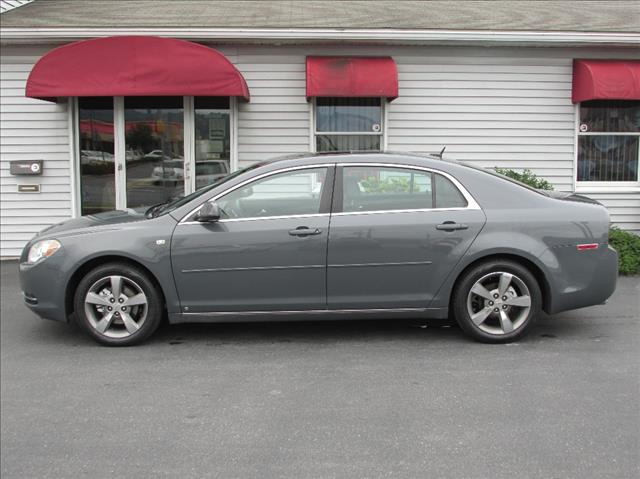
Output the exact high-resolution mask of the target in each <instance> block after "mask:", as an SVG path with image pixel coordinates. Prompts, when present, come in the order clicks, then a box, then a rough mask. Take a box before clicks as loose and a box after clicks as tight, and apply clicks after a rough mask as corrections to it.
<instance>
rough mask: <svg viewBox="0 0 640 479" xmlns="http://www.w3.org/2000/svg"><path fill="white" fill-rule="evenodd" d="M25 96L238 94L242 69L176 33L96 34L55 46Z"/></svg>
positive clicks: (245, 92)
mask: <svg viewBox="0 0 640 479" xmlns="http://www.w3.org/2000/svg"><path fill="white" fill-rule="evenodd" d="M26 96H28V97H31V98H40V99H45V100H51V101H55V99H56V98H57V97H68V96H238V97H242V98H244V99H246V100H249V89H248V88H247V83H246V82H245V80H244V78H243V77H242V74H241V73H240V72H239V71H238V70H237V69H236V67H234V66H233V64H231V62H230V61H229V60H227V58H226V57H225V56H224V55H223V54H222V53H220V52H218V51H217V50H214V49H213V48H209V47H206V46H204V45H198V44H197V43H192V42H187V41H184V40H176V39H173V38H159V37H143V36H122V37H109V38H96V39H93V40H85V41H80V42H76V43H71V44H69V45H65V46H62V47H59V48H56V49H54V50H52V51H50V52H49V53H47V54H46V55H45V56H43V57H42V58H41V59H40V60H39V61H38V63H36V64H35V66H34V67H33V70H31V74H30V75H29V79H28V80H27V90H26Z"/></svg>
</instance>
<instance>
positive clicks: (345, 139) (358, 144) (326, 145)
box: [316, 135, 380, 151]
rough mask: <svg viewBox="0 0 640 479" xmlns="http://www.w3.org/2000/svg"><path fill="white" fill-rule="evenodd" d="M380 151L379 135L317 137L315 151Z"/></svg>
mask: <svg viewBox="0 0 640 479" xmlns="http://www.w3.org/2000/svg"><path fill="white" fill-rule="evenodd" d="M357 150H373V151H379V150H380V136H379V135H318V136H316V151H357Z"/></svg>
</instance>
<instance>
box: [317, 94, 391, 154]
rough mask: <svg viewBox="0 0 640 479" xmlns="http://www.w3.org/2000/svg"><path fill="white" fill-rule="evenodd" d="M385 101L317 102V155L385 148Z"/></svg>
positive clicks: (371, 99)
mask: <svg viewBox="0 0 640 479" xmlns="http://www.w3.org/2000/svg"><path fill="white" fill-rule="evenodd" d="M382 108H383V99H382V98H316V99H315V132H314V134H315V144H316V151H318V152H321V151H353V150H373V151H379V150H381V149H382V148H383V144H382V143H383V128H384V125H383V118H382V116H383V115H382Z"/></svg>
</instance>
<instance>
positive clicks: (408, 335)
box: [27, 315, 588, 347]
mask: <svg viewBox="0 0 640 479" xmlns="http://www.w3.org/2000/svg"><path fill="white" fill-rule="evenodd" d="M32 319H33V322H32V323H31V324H30V326H29V327H28V333H27V334H28V335H29V337H30V339H31V341H34V342H40V343H48V344H49V345H51V344H59V345H60V346H77V347H86V346H96V347H99V346H98V345H96V344H95V343H94V342H93V341H92V340H91V338H90V337H89V336H88V335H86V334H85V333H84V332H83V331H82V329H81V328H80V327H79V326H78V325H77V324H75V323H74V322H73V321H71V322H70V323H69V324H63V323H57V322H53V321H46V320H39V319H38V318H35V317H33V318H32ZM585 335H587V332H586V331H584V328H582V327H581V325H580V323H579V322H578V321H575V320H572V319H571V318H564V319H560V318H558V317H549V316H547V315H543V317H542V318H541V319H540V320H539V321H538V322H537V323H536V324H535V325H534V326H533V328H532V329H531V331H530V332H529V334H528V335H527V336H526V337H525V338H523V339H521V340H520V341H518V342H519V343H533V342H536V341H540V340H553V339H565V340H566V339H576V338H580V339H586V338H585V337H584V336H585ZM587 336H588V335H587ZM389 341H407V342H414V341H420V342H427V343H436V344H440V345H442V346H445V345H451V344H461V343H462V344H464V343H470V344H473V341H472V340H470V339H468V338H467V337H466V336H465V335H464V333H463V332H462V330H461V329H460V328H459V326H458V325H457V324H456V323H455V321H449V320H406V319H401V320H399V319H379V320H341V321H337V320H332V321H328V320H325V321H322V320H318V321H288V322H242V323H211V324H202V323H200V324H195V323H194V324H168V323H167V322H164V323H163V324H162V325H161V326H160V328H159V329H158V331H156V332H155V334H154V335H153V336H152V337H151V338H149V339H148V340H147V341H146V342H145V343H143V344H142V345H140V346H137V347H145V346H147V347H149V346H158V345H162V344H168V345H171V346H179V345H183V344H192V345H206V346H212V345H228V344H234V345H259V344H262V345H269V344H277V343H280V344H286V343H293V344H295V343H300V344H329V343H345V344H348V343H363V342H367V343H384V342H389ZM134 347H136V346H134Z"/></svg>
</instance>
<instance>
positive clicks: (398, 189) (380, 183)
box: [360, 176, 410, 193]
mask: <svg viewBox="0 0 640 479" xmlns="http://www.w3.org/2000/svg"><path fill="white" fill-rule="evenodd" d="M360 184H361V185H362V189H363V190H364V191H365V192H366V193H408V192H409V191H410V188H409V187H410V185H409V180H408V179H407V178H385V179H382V180H380V179H378V178H376V177H375V176H370V177H368V178H366V179H364V180H362V181H360Z"/></svg>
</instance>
